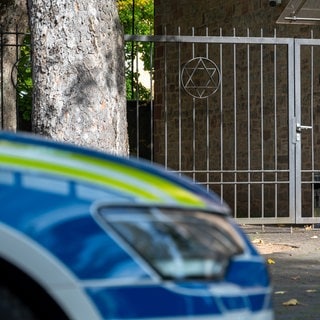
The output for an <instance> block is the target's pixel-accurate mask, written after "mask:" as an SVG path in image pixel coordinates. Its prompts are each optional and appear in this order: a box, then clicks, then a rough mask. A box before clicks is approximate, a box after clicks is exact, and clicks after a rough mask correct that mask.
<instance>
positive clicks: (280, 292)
mask: <svg viewBox="0 0 320 320" xmlns="http://www.w3.org/2000/svg"><path fill="white" fill-rule="evenodd" d="M286 292H287V291H276V292H275V293H274V294H285V293H286Z"/></svg>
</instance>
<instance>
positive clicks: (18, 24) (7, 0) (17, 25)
mask: <svg viewBox="0 0 320 320" xmlns="http://www.w3.org/2000/svg"><path fill="white" fill-rule="evenodd" d="M0 29H1V32H2V50H1V54H2V70H1V72H2V79H1V80H2V83H1V89H2V90H0V95H2V97H1V102H2V103H1V108H0V128H2V129H4V130H9V131H16V129H17V110H16V89H15V84H16V83H17V72H16V69H15V68H14V66H15V64H16V62H17V61H18V59H19V48H18V47H17V46H18V45H20V44H22V42H23V39H24V35H23V34H24V33H26V32H27V30H28V12H27V2H26V0H2V1H0ZM17 31H18V32H20V33H21V34H19V35H17V34H16V32H17Z"/></svg>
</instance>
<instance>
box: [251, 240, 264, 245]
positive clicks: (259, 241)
mask: <svg viewBox="0 0 320 320" xmlns="http://www.w3.org/2000/svg"><path fill="white" fill-rule="evenodd" d="M252 243H255V244H263V243H264V241H263V240H262V239H254V240H252Z"/></svg>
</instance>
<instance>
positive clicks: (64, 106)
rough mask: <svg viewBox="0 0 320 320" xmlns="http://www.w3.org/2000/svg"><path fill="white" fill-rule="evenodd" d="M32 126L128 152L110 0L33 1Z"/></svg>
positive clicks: (119, 38)
mask: <svg viewBox="0 0 320 320" xmlns="http://www.w3.org/2000/svg"><path fill="white" fill-rule="evenodd" d="M30 2H31V3H30V8H29V10H30V11H29V13H30V27H31V37H32V47H33V85H34V93H33V99H34V101H33V116H32V119H33V131H34V132H36V133H38V134H41V135H45V136H48V137H51V138H53V139H55V140H60V141H69V142H73V143H76V144H79V145H89V146H91V147H94V148H98V149H102V150H105V151H109V152H111V153H117V154H122V155H127V154H128V137H127V120H126V98H125V77H124V53H123V50H124V45H123V34H122V28H121V24H120V21H119V19H118V12H117V8H116V5H115V1H114V0H103V1H101V0H74V1H70V0H32V1H30Z"/></svg>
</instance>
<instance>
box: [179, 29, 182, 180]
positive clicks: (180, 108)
mask: <svg viewBox="0 0 320 320" xmlns="http://www.w3.org/2000/svg"><path fill="white" fill-rule="evenodd" d="M178 35H179V36H180V35H181V29H180V27H178ZM178 48H179V49H178V51H179V63H178V65H179V96H178V99H179V110H178V113H179V115H178V117H179V119H178V121H179V124H178V126H179V128H178V130H179V146H178V148H179V174H181V171H182V163H181V162H182V151H181V144H182V101H181V90H182V89H181V43H180V42H179V44H178Z"/></svg>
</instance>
